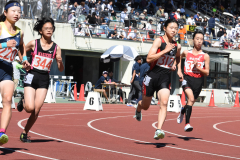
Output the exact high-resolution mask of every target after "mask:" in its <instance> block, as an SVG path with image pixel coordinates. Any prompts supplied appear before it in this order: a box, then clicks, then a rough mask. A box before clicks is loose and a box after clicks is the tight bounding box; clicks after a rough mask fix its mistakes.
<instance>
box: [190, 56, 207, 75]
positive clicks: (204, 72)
mask: <svg viewBox="0 0 240 160" xmlns="http://www.w3.org/2000/svg"><path fill="white" fill-rule="evenodd" d="M209 62H210V57H209V55H208V54H207V53H205V54H204V64H205V69H203V68H201V67H199V66H198V62H197V60H194V61H193V64H194V67H196V68H197V69H198V70H199V71H200V72H201V73H202V74H204V75H205V76H208V75H209Z"/></svg>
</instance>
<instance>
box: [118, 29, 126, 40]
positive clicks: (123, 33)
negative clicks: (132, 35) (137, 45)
mask: <svg viewBox="0 0 240 160" xmlns="http://www.w3.org/2000/svg"><path fill="white" fill-rule="evenodd" d="M127 37H128V27H125V29H124V30H123V31H122V32H121V34H120V36H119V38H121V39H124V40H126V39H127Z"/></svg>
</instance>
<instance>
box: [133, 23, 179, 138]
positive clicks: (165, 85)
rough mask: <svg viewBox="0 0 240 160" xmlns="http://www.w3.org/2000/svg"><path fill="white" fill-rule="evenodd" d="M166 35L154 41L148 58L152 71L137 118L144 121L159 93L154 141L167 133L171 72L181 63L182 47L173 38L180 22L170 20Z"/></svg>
mask: <svg viewBox="0 0 240 160" xmlns="http://www.w3.org/2000/svg"><path fill="white" fill-rule="evenodd" d="M164 31H165V35H164V36H162V37H160V38H157V39H155V40H154V42H153V45H152V47H151V49H150V51H149V53H148V56H147V59H146V60H147V63H149V64H150V69H149V71H148V72H147V74H146V76H145V78H144V80H143V89H142V91H143V96H142V101H139V102H138V106H137V108H136V112H135V117H136V119H137V120H138V121H141V120H142V114H141V110H148V108H149V107H150V104H151V100H152V96H153V94H154V92H157V94H158V98H159V101H160V110H159V114H158V126H157V130H156V132H155V134H154V139H156V140H158V139H162V138H164V136H165V133H164V132H163V131H162V126H163V123H164V121H165V119H166V116H167V103H168V98H169V96H170V89H169V88H170V83H171V71H174V70H176V64H178V63H179V61H180V51H181V45H180V44H177V43H176V42H175V41H174V40H173V37H174V36H175V35H176V34H177V33H178V22H177V21H176V20H175V19H169V20H167V21H166V22H165V24H164Z"/></svg>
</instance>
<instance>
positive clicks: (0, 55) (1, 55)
mask: <svg viewBox="0 0 240 160" xmlns="http://www.w3.org/2000/svg"><path fill="white" fill-rule="evenodd" d="M17 53H18V50H17V48H16V47H12V48H3V49H0V59H2V60H4V61H7V62H10V63H11V62H13V61H14V58H15V56H16V55H17Z"/></svg>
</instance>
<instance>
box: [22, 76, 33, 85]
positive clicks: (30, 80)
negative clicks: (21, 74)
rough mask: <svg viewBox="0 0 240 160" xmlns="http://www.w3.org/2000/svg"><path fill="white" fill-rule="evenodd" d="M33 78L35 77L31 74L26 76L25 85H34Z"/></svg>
mask: <svg viewBox="0 0 240 160" xmlns="http://www.w3.org/2000/svg"><path fill="white" fill-rule="evenodd" d="M33 77H34V75H33V74H30V73H28V74H27V75H25V79H24V83H27V84H32V80H33Z"/></svg>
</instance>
